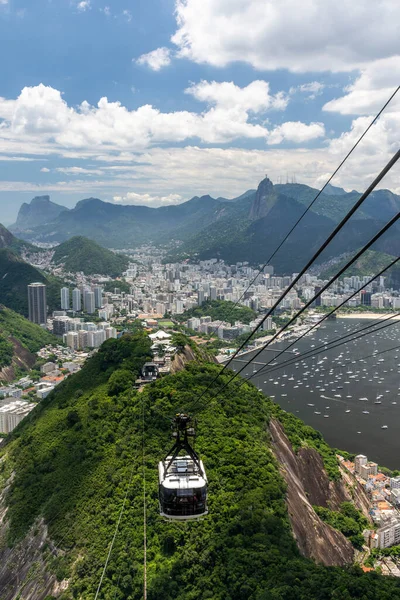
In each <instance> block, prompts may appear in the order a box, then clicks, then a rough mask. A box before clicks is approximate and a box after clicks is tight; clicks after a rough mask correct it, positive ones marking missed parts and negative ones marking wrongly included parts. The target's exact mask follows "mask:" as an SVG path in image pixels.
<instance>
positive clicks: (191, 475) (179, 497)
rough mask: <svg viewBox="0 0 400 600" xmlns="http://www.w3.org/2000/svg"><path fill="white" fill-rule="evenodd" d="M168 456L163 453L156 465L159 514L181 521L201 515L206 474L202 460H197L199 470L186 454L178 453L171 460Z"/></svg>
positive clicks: (205, 500) (203, 508)
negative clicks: (163, 459) (162, 459)
mask: <svg viewBox="0 0 400 600" xmlns="http://www.w3.org/2000/svg"><path fill="white" fill-rule="evenodd" d="M171 459H172V456H167V458H166V460H165V462H164V461H161V462H160V463H159V465H158V475H159V483H160V487H159V493H160V514H161V516H162V517H165V518H167V519H178V520H181V521H186V520H189V519H196V518H199V517H203V516H205V515H206V514H207V513H208V510H207V478H206V475H205V471H204V466H203V463H202V461H199V464H200V468H201V471H202V474H201V473H200V471H199V469H198V468H197V466H196V464H195V463H194V461H193V459H192V458H191V457H190V456H179V457H177V458H175V459H173V460H172V462H171ZM168 463H170V466H169V467H168V468H167V470H166V467H167V465H168Z"/></svg>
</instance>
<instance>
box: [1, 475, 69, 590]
mask: <svg viewBox="0 0 400 600" xmlns="http://www.w3.org/2000/svg"><path fill="white" fill-rule="evenodd" d="M6 491H7V486H6V487H5V488H4V489H3V490H2V491H1V490H0V598H1V599H2V600H15V598H16V597H18V598H20V599H21V600H22V599H23V600H44V599H45V598H46V597H47V598H48V597H49V596H58V595H59V594H60V592H61V591H62V590H64V589H66V587H67V584H68V582H67V581H61V582H59V581H57V577H56V575H55V574H54V573H50V572H49V571H48V570H47V567H46V561H47V563H48V559H49V556H53V557H54V559H55V558H56V557H57V556H58V555H59V554H60V551H59V550H58V549H57V547H56V546H55V545H54V544H53V542H52V541H51V539H50V538H49V535H48V531H47V527H46V525H45V523H44V522H43V521H42V520H41V521H39V522H37V523H36V524H35V525H34V526H33V527H32V528H31V530H30V531H29V533H28V535H27V536H26V537H25V538H24V539H23V540H22V541H21V542H20V543H18V544H16V545H15V546H13V547H12V548H8V546H7V542H6V539H7V531H8V525H7V520H6V514H7V509H6V507H5V501H4V498H5V494H6ZM21 581H25V584H24V585H23V587H21V584H20V582H21ZM16 590H19V594H18V596H16V595H15V591H16Z"/></svg>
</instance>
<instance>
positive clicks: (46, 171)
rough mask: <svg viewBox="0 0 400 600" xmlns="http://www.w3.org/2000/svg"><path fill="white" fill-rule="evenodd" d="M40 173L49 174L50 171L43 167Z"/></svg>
mask: <svg viewBox="0 0 400 600" xmlns="http://www.w3.org/2000/svg"><path fill="white" fill-rule="evenodd" d="M40 172H41V173H50V169H48V168H47V167H43V168H42V169H40Z"/></svg>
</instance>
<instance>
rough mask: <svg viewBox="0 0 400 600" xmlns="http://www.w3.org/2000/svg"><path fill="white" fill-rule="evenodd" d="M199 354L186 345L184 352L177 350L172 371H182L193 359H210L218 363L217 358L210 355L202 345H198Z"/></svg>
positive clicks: (172, 363)
mask: <svg viewBox="0 0 400 600" xmlns="http://www.w3.org/2000/svg"><path fill="white" fill-rule="evenodd" d="M197 353H198V354H197V355H196V354H195V353H194V351H193V349H192V348H191V347H190V346H188V345H186V346H185V347H184V348H183V350H182V352H177V353H176V354H175V356H174V358H173V360H172V362H171V373H177V372H178V371H182V370H183V369H184V368H185V366H186V365H187V363H188V362H191V361H193V360H197V361H198V360H199V359H200V360H208V361H212V362H215V363H217V364H218V361H217V359H216V358H215V357H214V356H210V355H208V354H207V352H206V351H205V350H203V348H201V347H200V346H198V347H197Z"/></svg>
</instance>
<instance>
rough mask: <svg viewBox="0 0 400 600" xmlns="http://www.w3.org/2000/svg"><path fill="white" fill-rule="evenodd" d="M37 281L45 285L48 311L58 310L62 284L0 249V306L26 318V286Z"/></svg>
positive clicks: (5, 250)
mask: <svg viewBox="0 0 400 600" xmlns="http://www.w3.org/2000/svg"><path fill="white" fill-rule="evenodd" d="M37 281H38V282H41V283H45V284H46V285H47V290H46V293H47V305H48V307H49V310H50V311H52V310H55V309H57V308H59V307H60V289H61V287H62V285H63V282H62V281H60V280H58V279H57V278H56V277H53V276H46V275H44V274H43V273H42V272H41V271H39V270H38V269H35V267H32V265H30V264H28V263H27V262H25V261H24V260H23V259H22V258H21V257H20V256H17V254H15V253H14V252H12V251H11V250H10V249H8V248H2V249H0V304H4V305H5V306H7V307H8V308H11V309H12V310H14V311H15V312H18V313H20V314H21V315H23V316H24V317H27V316H28V290H27V286H28V284H30V283H33V282H37Z"/></svg>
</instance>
